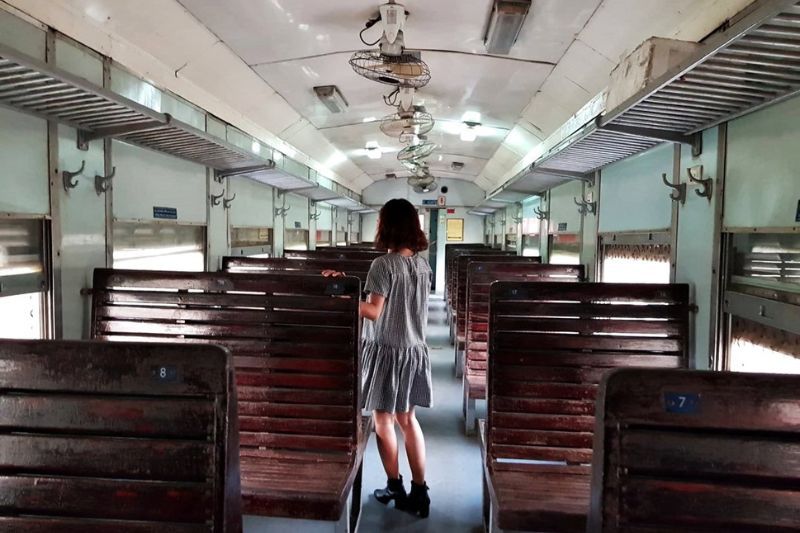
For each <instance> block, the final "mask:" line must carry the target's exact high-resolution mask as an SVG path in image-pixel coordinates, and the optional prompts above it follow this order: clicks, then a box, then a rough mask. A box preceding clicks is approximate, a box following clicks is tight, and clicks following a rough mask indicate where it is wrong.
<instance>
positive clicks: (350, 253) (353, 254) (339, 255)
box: [283, 248, 386, 261]
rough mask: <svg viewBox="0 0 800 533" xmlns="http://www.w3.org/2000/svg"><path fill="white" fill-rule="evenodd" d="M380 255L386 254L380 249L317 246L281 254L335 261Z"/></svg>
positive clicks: (291, 257)
mask: <svg viewBox="0 0 800 533" xmlns="http://www.w3.org/2000/svg"><path fill="white" fill-rule="evenodd" d="M382 255H386V252H385V251H380V250H347V249H344V248H319V249H317V250H308V251H303V252H299V251H286V252H284V254H283V256H284V257H285V258H286V259H304V260H314V259H334V260H337V261H373V260H375V259H377V258H378V257H380V256H382Z"/></svg>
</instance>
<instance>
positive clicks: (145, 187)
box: [112, 141, 206, 224]
mask: <svg viewBox="0 0 800 533" xmlns="http://www.w3.org/2000/svg"><path fill="white" fill-rule="evenodd" d="M112 153H113V160H114V165H115V166H116V167H117V175H116V177H115V178H114V216H115V217H116V218H118V219H123V220H131V219H144V220H152V219H153V207H154V206H158V207H174V208H177V210H178V220H179V221H180V222H188V223H198V224H205V223H206V169H205V167H203V166H201V165H197V164H195V163H190V162H188V161H184V160H182V159H178V158H176V157H172V156H168V155H164V154H160V153H157V152H153V151H151V150H146V149H144V148H138V147H136V146H132V145H129V144H125V143H123V142H119V141H114V148H113V152H112Z"/></svg>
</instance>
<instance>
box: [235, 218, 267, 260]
mask: <svg viewBox="0 0 800 533" xmlns="http://www.w3.org/2000/svg"><path fill="white" fill-rule="evenodd" d="M271 253H272V228H264V227H250V226H247V227H232V228H231V255H237V256H243V257H269V256H270V255H271Z"/></svg>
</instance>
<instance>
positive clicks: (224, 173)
mask: <svg viewBox="0 0 800 533" xmlns="http://www.w3.org/2000/svg"><path fill="white" fill-rule="evenodd" d="M268 161H269V162H268V163H267V164H265V165H256V166H253V167H242V168H232V169H228V170H217V171H215V172H214V180H215V181H216V182H218V183H222V182H223V181H224V180H225V178H230V177H232V176H244V175H247V174H257V173H259V172H264V171H266V170H272V169H273V168H275V162H274V161H272V160H271V159H270V160H268Z"/></svg>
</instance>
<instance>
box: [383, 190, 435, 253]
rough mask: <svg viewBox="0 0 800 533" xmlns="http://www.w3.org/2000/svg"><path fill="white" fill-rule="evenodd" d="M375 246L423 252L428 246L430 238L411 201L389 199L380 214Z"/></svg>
mask: <svg viewBox="0 0 800 533" xmlns="http://www.w3.org/2000/svg"><path fill="white" fill-rule="evenodd" d="M375 248H379V249H380V248H388V249H390V250H399V249H401V248H408V249H409V250H411V251H413V252H421V251H422V250H426V249H427V248H428V239H427V238H425V234H424V233H423V232H422V228H421V227H420V226H419V215H418V214H417V210H416V209H415V208H414V206H413V205H411V202H409V201H408V200H404V199H402V198H395V199H394V200H389V201H388V202H386V205H384V206H383V207H382V208H381V212H380V214H379V215H378V232H377V233H376V235H375Z"/></svg>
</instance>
